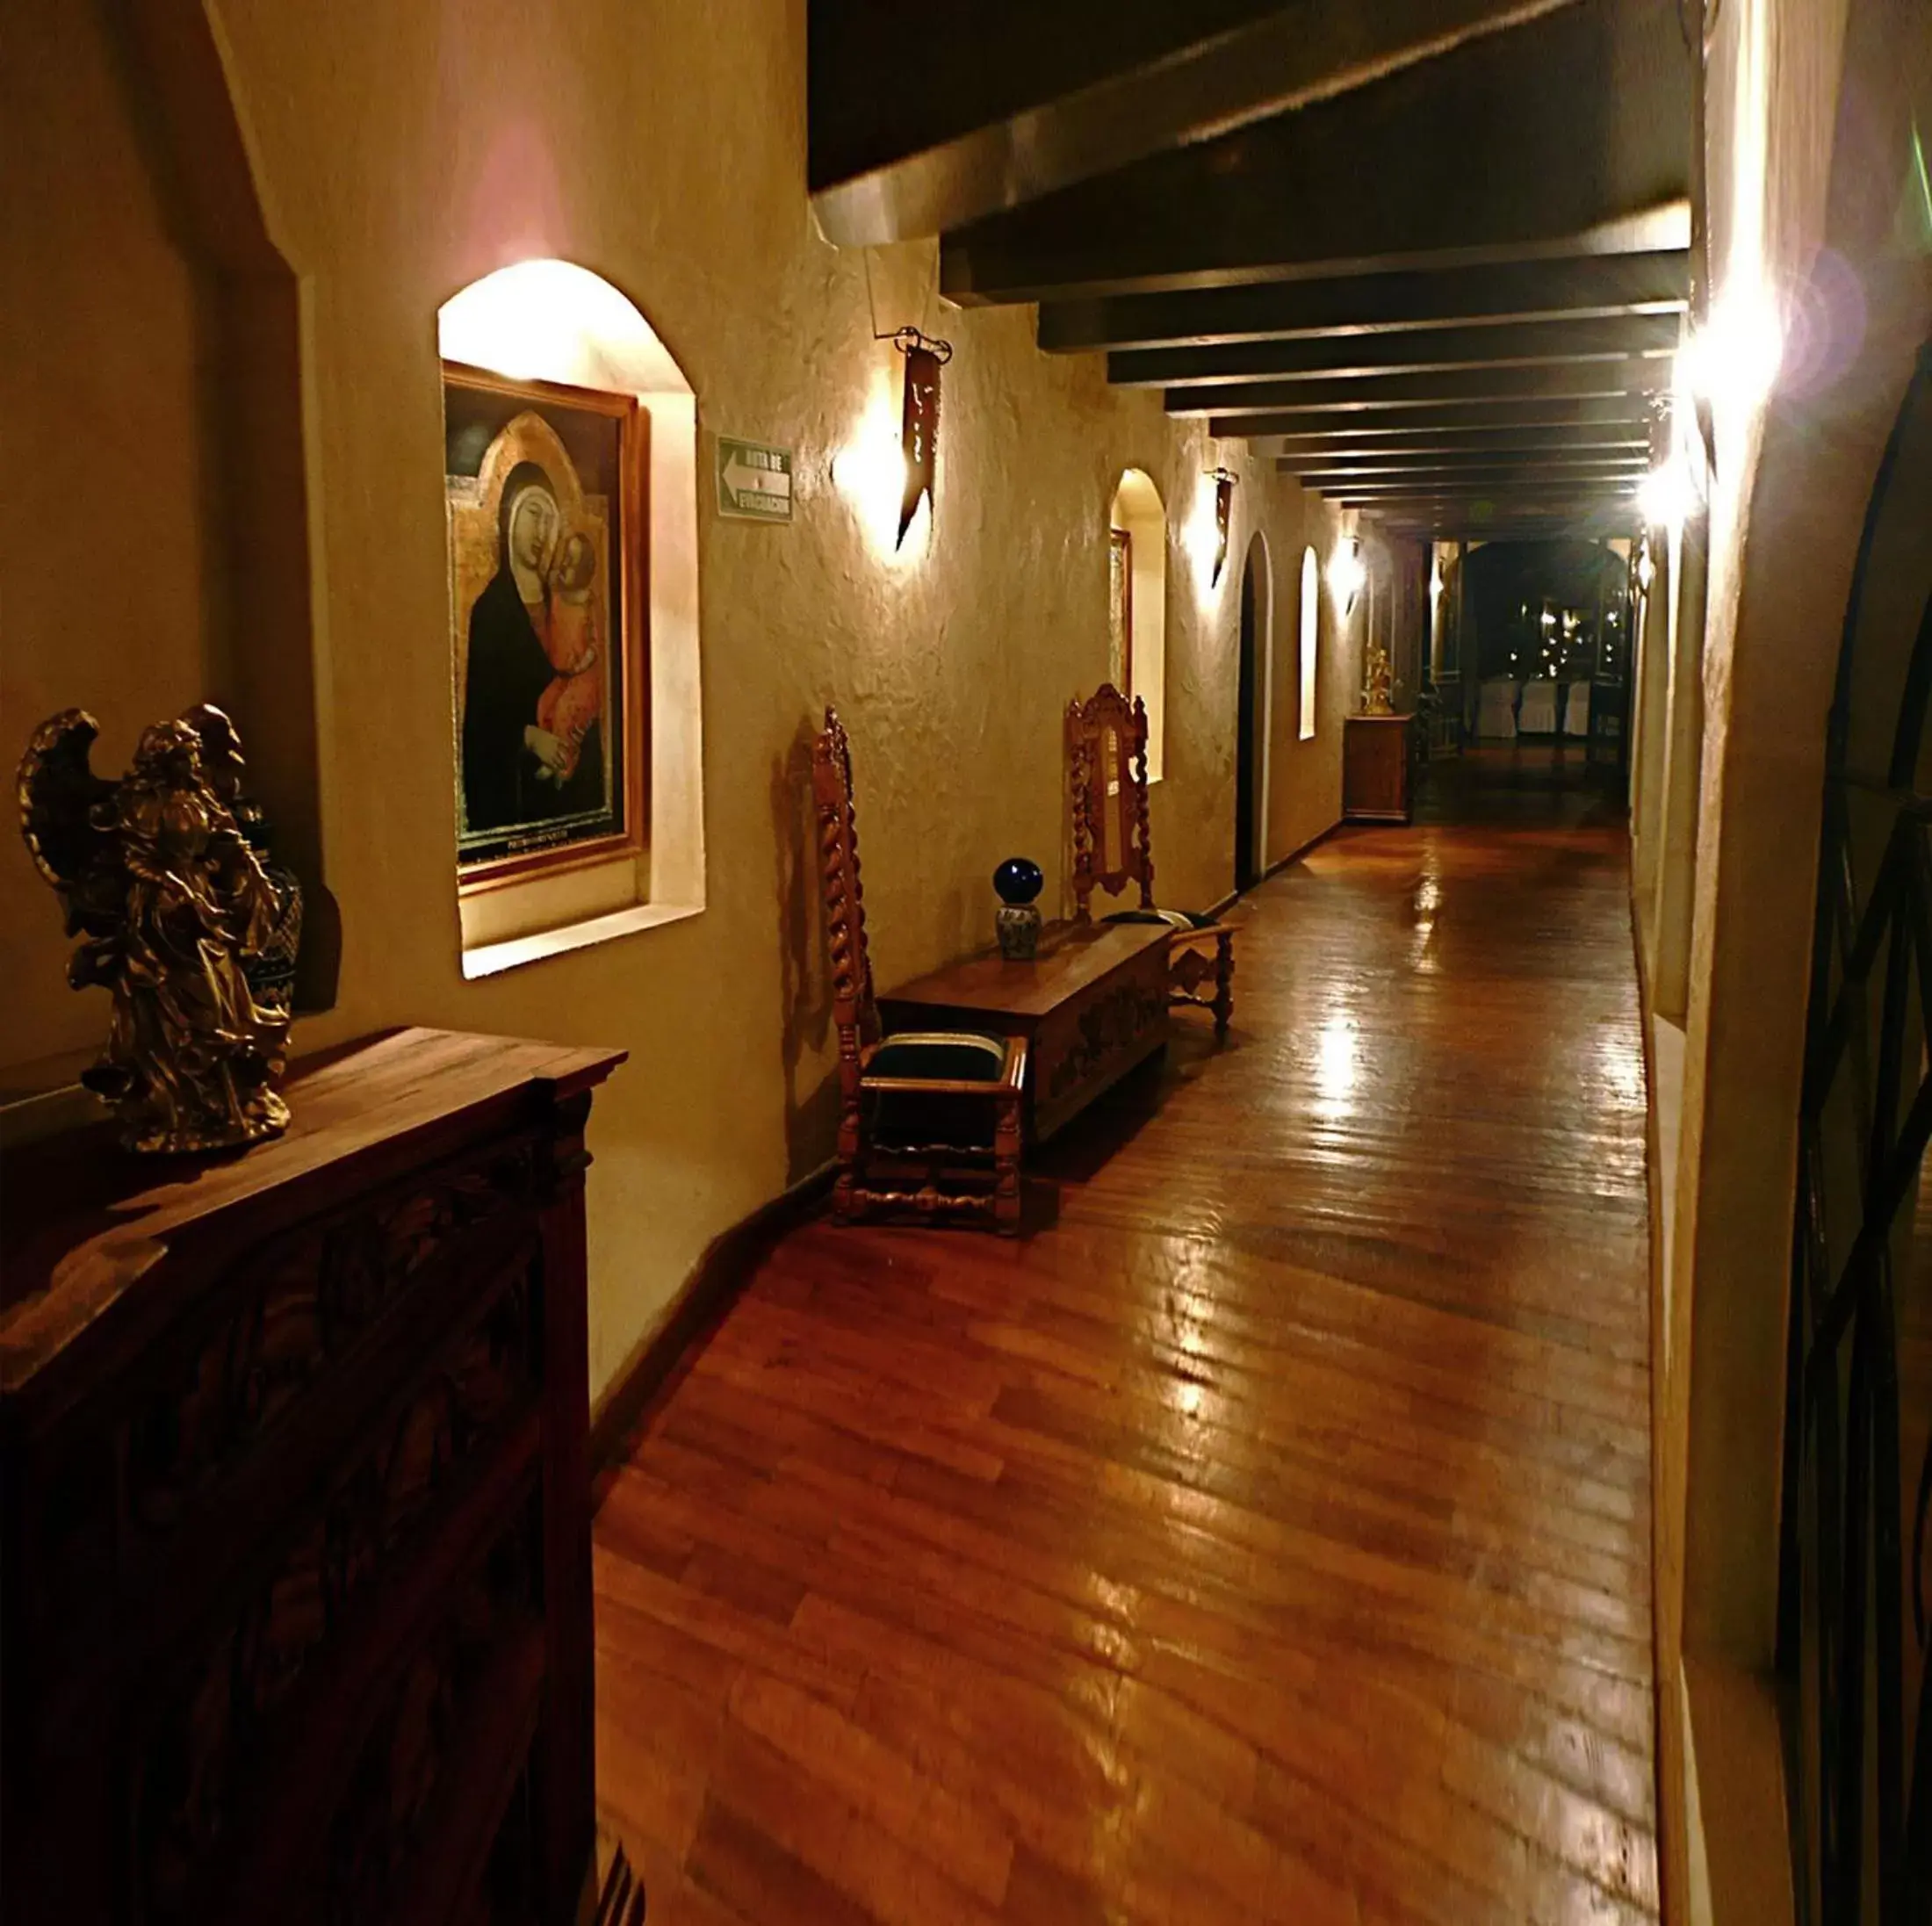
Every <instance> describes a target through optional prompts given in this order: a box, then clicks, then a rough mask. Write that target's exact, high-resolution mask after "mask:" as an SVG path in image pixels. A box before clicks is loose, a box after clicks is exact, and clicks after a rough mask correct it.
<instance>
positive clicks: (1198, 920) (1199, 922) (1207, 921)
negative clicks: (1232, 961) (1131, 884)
mask: <svg viewBox="0 0 1932 1926" xmlns="http://www.w3.org/2000/svg"><path fill="white" fill-rule="evenodd" d="M1104 920H1105V921H1107V922H1109V923H1165V924H1166V925H1167V927H1169V928H1170V929H1213V928H1214V927H1215V918H1214V917H1212V916H1200V915H1197V914H1196V913H1194V912H1193V910H1115V911H1114V913H1113V915H1111V916H1109V917H1107V918H1105V919H1104Z"/></svg>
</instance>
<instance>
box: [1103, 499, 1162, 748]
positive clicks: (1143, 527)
mask: <svg viewBox="0 0 1932 1926" xmlns="http://www.w3.org/2000/svg"><path fill="white" fill-rule="evenodd" d="M1107 530H1108V556H1109V570H1110V573H1109V595H1110V601H1109V603H1108V610H1109V660H1108V665H1107V673H1108V679H1109V680H1110V681H1111V682H1113V683H1114V686H1115V687H1116V688H1118V689H1120V690H1121V692H1122V694H1124V695H1128V696H1139V697H1140V698H1141V700H1142V701H1143V702H1144V703H1146V704H1147V775H1148V780H1149V781H1150V782H1153V783H1157V782H1159V780H1160V778H1161V770H1162V762H1163V755H1164V745H1165V739H1166V733H1167V510H1166V509H1165V508H1164V506H1163V505H1162V502H1161V497H1160V490H1159V489H1157V487H1155V486H1154V481H1153V478H1152V477H1151V476H1150V475H1149V474H1148V473H1147V472H1145V471H1144V470H1143V469H1139V468H1129V469H1128V470H1127V471H1126V472H1125V473H1123V474H1122V475H1121V480H1120V485H1119V486H1118V487H1116V488H1115V489H1114V501H1113V503H1112V506H1111V507H1110V508H1109V509H1108V511H1107Z"/></svg>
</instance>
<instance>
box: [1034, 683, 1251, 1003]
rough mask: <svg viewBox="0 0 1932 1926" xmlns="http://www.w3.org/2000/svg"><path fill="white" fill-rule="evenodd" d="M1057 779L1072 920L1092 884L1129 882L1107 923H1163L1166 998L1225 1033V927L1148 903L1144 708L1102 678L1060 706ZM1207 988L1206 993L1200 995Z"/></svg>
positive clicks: (1228, 940) (1231, 978)
mask: <svg viewBox="0 0 1932 1926" xmlns="http://www.w3.org/2000/svg"><path fill="white" fill-rule="evenodd" d="M1067 780H1068V782H1069V783H1071V785H1072V790H1073V902H1074V920H1075V921H1076V922H1081V923H1090V922H1092V920H1093V910H1092V898H1093V891H1094V890H1095V888H1096V887H1099V889H1101V890H1104V891H1106V892H1107V895H1109V896H1118V895H1120V893H1121V891H1123V890H1125V889H1126V888H1127V887H1128V884H1135V885H1137V886H1138V888H1139V891H1140V903H1139V905H1138V906H1137V907H1135V908H1132V909H1125V910H1116V911H1114V913H1113V914H1112V915H1111V916H1108V917H1106V918H1105V919H1103V920H1105V921H1107V922H1109V923H1165V924H1166V925H1167V926H1168V927H1169V928H1170V929H1171V931H1172V932H1173V934H1172V935H1171V938H1170V939H1169V941H1168V946H1167V1000H1168V1001H1169V1003H1171V1004H1181V1005H1185V1006H1187V1007H1188V1008H1190V1009H1196V1010H1212V1011H1213V1012H1214V1017H1215V1035H1216V1036H1225V1035H1227V1034H1228V1024H1229V1020H1230V1019H1231V1018H1232V1017H1233V1015H1234V1010H1235V992H1234V982H1235V950H1234V942H1235V933H1234V931H1233V930H1232V929H1231V928H1230V927H1229V926H1228V925H1227V924H1225V923H1218V922H1216V921H1215V919H1214V918H1213V917H1211V916H1200V915H1196V914H1194V913H1192V912H1190V911H1186V910H1164V909H1157V908H1156V907H1155V906H1154V852H1153V846H1152V834H1151V831H1150V827H1149V824H1148V811H1147V704H1146V703H1143V701H1142V700H1141V699H1140V697H1138V696H1135V698H1134V701H1133V702H1132V703H1128V699H1127V697H1126V696H1123V695H1121V692H1120V690H1119V689H1116V688H1114V685H1113V683H1111V682H1102V683H1101V684H1100V686H1099V688H1098V689H1095V690H1094V692H1093V693H1092V695H1091V696H1088V698H1087V699H1086V700H1085V702H1082V701H1081V700H1080V699H1079V697H1078V696H1075V697H1074V699H1073V700H1072V701H1071V703H1068V704H1067ZM1208 985H1212V987H1213V993H1212V994H1211V995H1210V994H1208V993H1207V991H1208Z"/></svg>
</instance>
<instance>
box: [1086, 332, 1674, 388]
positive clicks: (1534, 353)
mask: <svg viewBox="0 0 1932 1926" xmlns="http://www.w3.org/2000/svg"><path fill="white" fill-rule="evenodd" d="M1680 331H1681V330H1680V327H1679V323H1678V319H1677V317H1676V315H1675V314H1625V315H1618V316H1614V317H1612V318H1611V319H1608V320H1598V321H1525V322H1520V323H1511V324H1508V325H1482V326H1478V327H1473V328H1416V329H1407V330H1404V331H1403V332H1402V333H1401V334H1378V335H1342V336H1330V337H1327V338H1323V339H1318V340H1312V341H1308V340H1304V341H1251V342H1236V343H1229V344H1228V345H1226V346H1223V347H1215V348H1147V349H1136V350H1134V351H1133V352H1131V353H1127V354H1111V355H1109V356H1108V357H1107V379H1108V380H1109V381H1111V382H1112V383H1114V386H1116V387H1127V388H1135V387H1138V388H1165V387H1179V386H1212V385H1214V384H1216V383H1222V384H1231V383H1234V382H1236V381H1253V380H1256V379H1268V378H1272V379H1309V378H1311V377H1314V376H1317V375H1348V376H1353V375H1364V374H1412V373H1424V372H1430V371H1440V370H1443V369H1445V368H1460V367H1473V366H1481V367H1497V368H1510V367H1540V366H1545V365H1547V364H1553V363H1559V362H1566V361H1618V360H1622V359H1624V358H1626V357H1629V356H1632V355H1640V356H1662V355H1669V354H1673V353H1675V352H1676V348H1677V345H1678V336H1679V334H1680Z"/></svg>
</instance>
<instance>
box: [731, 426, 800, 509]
mask: <svg viewBox="0 0 1932 1926" xmlns="http://www.w3.org/2000/svg"><path fill="white" fill-rule="evenodd" d="M717 512H718V513H719V514H720V515H735V516H739V517H740V518H741V519H742V520H744V521H746V522H789V521H790V520H791V451H790V449H789V448H768V447H767V446H766V445H765V444H764V443H763V442H741V441H739V440H737V439H735V438H734V437H733V436H730V435H720V436H718V437H717Z"/></svg>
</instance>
